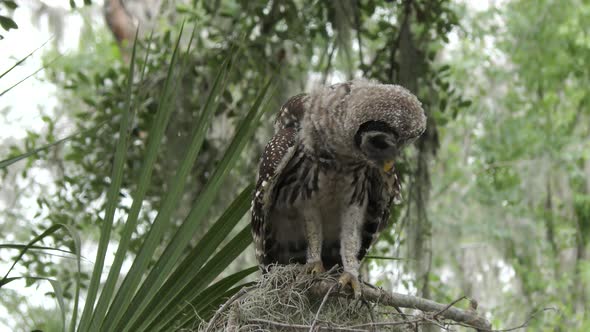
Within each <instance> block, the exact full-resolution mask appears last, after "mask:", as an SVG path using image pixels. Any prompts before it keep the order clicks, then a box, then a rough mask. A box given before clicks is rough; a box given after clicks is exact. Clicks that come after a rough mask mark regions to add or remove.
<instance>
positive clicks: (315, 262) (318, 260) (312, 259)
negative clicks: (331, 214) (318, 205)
mask: <svg viewBox="0 0 590 332" xmlns="http://www.w3.org/2000/svg"><path fill="white" fill-rule="evenodd" d="M303 215H304V219H305V225H304V226H305V238H306V239H307V254H306V256H307V257H306V262H307V264H306V270H307V271H309V272H311V273H312V274H320V273H323V272H325V271H326V269H325V268H324V264H323V263H322V240H323V236H322V220H321V215H320V213H319V210H317V209H315V208H307V209H305V211H304V212H303Z"/></svg>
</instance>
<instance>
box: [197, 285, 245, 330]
mask: <svg viewBox="0 0 590 332" xmlns="http://www.w3.org/2000/svg"><path fill="white" fill-rule="evenodd" d="M255 287H256V285H253V286H250V287H244V288H242V289H240V291H239V292H237V293H235V294H234V296H232V297H230V298H229V300H227V301H226V302H225V303H224V304H223V305H222V306H221V308H219V309H218V310H217V311H216V312H215V314H214V315H213V317H212V318H211V320H210V321H209V324H207V328H206V329H205V332H208V331H211V329H212V328H213V324H214V323H215V321H216V320H217V318H218V317H219V316H220V315H221V314H222V313H223V312H224V311H225V309H226V308H227V307H229V306H230V304H232V303H234V301H235V300H237V299H239V298H240V297H242V296H243V295H244V294H246V293H248V291H250V290H251V289H252V288H255Z"/></svg>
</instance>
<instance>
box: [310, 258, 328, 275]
mask: <svg viewBox="0 0 590 332" xmlns="http://www.w3.org/2000/svg"><path fill="white" fill-rule="evenodd" d="M305 272H307V273H310V274H311V275H314V276H315V275H318V274H321V273H324V272H326V269H325V268H324V264H323V263H322V261H317V262H310V263H307V264H305Z"/></svg>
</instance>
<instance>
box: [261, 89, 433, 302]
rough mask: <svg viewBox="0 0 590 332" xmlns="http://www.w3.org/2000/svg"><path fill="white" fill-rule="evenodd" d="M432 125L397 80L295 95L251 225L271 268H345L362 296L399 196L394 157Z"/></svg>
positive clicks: (269, 151) (270, 154)
mask: <svg viewBox="0 0 590 332" xmlns="http://www.w3.org/2000/svg"><path fill="white" fill-rule="evenodd" d="M425 128H426V116H425V114H424V110H423V109H422V107H421V104H420V102H419V101H418V99H417V98H416V97H415V96H414V95H413V94H412V93H410V92H409V91H408V90H407V89H405V88H403V87H401V86H398V85H389V84H379V83H375V82H371V81H366V80H354V81H350V82H346V83H342V84H337V85H333V86H330V87H325V88H321V89H320V90H319V91H315V92H313V93H310V94H300V95H297V96H295V97H292V98H291V99H289V100H288V101H287V102H286V103H285V104H284V105H283V106H282V108H281V110H280V113H279V115H278V118H277V120H276V123H275V134H274V136H273V137H272V139H271V140H270V142H269V143H268V145H267V146H266V149H265V150H264V153H263V155H262V159H261V162H260V168H259V174H258V182H257V186H256V192H255V195H254V199H253V202H252V233H253V236H254V242H255V246H256V257H257V259H258V262H259V263H260V265H261V267H262V268H265V267H266V266H268V265H269V264H274V263H277V264H291V263H301V264H307V267H308V268H309V270H310V271H311V272H312V273H319V272H322V271H325V269H326V268H327V269H330V268H332V267H333V266H335V265H338V266H339V267H341V269H340V271H341V275H340V279H339V283H340V285H341V286H345V285H347V284H350V285H351V287H352V288H353V291H354V293H355V295H356V296H359V295H360V284H359V281H358V274H359V271H358V270H359V266H360V261H361V260H362V258H363V257H364V256H365V254H366V253H367V251H368V250H369V247H370V246H371V244H372V243H373V242H374V240H375V239H376V238H377V235H378V234H379V232H380V231H381V230H383V229H384V228H385V226H386V224H387V221H388V219H389V211H390V207H391V205H392V204H393V202H394V201H396V200H398V199H400V183H399V180H398V177H397V175H396V170H395V167H394V161H395V159H396V157H398V156H399V153H400V151H401V149H402V148H404V147H405V146H406V145H408V144H409V143H411V142H412V141H414V140H415V139H417V138H418V137H419V136H420V135H421V134H422V133H423V132H424V130H425Z"/></svg>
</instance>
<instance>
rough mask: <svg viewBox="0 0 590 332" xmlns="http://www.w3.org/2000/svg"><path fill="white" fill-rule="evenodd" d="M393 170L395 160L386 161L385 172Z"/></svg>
mask: <svg viewBox="0 0 590 332" xmlns="http://www.w3.org/2000/svg"><path fill="white" fill-rule="evenodd" d="M392 168H393V160H390V161H386V162H385V164H383V171H385V172H389V171H391V169H392Z"/></svg>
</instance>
